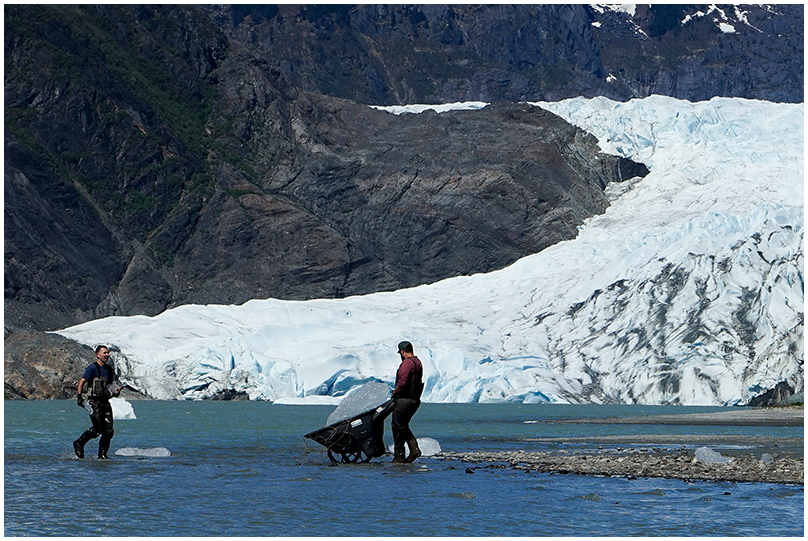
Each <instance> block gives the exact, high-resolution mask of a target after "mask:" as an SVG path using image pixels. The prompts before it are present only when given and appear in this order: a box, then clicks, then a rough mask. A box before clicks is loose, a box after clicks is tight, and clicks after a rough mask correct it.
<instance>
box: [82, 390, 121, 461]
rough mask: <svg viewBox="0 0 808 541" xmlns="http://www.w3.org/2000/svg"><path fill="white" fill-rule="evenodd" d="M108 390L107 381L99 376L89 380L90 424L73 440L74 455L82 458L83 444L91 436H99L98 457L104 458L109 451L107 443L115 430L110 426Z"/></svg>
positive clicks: (110, 407) (110, 412) (110, 415)
mask: <svg viewBox="0 0 808 541" xmlns="http://www.w3.org/2000/svg"><path fill="white" fill-rule="evenodd" d="M109 398H110V394H109V390H108V389H107V382H106V381H105V380H104V379H102V378H100V377H97V378H93V381H92V382H90V397H89V398H88V402H89V403H90V407H91V408H92V410H93V412H92V413H91V414H90V421H91V422H92V426H91V427H90V428H88V429H87V430H86V431H85V432H84V434H82V435H81V436H79V439H77V440H76V441H74V442H73V449H74V451H75V452H76V456H77V457H79V458H84V446H85V445H86V444H87V442H89V441H90V440H91V439H93V438H97V437H98V436H101V439H100V440H99V441H98V458H101V459H106V458H109V457H107V452H108V451H109V444H110V442H111V441H112V436H113V435H114V434H115V430H114V429H113V427H112V406H111V405H110V403H109Z"/></svg>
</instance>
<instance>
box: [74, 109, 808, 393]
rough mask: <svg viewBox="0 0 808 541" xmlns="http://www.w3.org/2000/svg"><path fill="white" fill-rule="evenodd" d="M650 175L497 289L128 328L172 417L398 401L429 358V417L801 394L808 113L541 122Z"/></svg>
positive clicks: (293, 306)
mask: <svg viewBox="0 0 808 541" xmlns="http://www.w3.org/2000/svg"><path fill="white" fill-rule="evenodd" d="M534 105H536V106H540V107H543V108H546V109H548V110H550V111H552V112H554V113H555V114H558V115H560V116H562V117H564V118H565V119H567V120H568V121H569V122H571V123H573V124H576V125H578V126H580V127H581V128H582V129H584V130H586V131H589V132H590V133H593V134H594V135H595V136H596V137H597V138H598V140H599V142H600V145H601V148H602V149H603V150H604V151H605V152H609V153H612V154H616V155H620V156H624V157H627V158H630V159H633V160H635V161H639V162H643V163H645V164H646V165H647V166H648V168H649V170H650V173H649V174H648V175H647V176H646V177H645V178H643V179H632V180H630V181H627V182H624V183H621V184H618V185H614V186H610V187H609V190H610V193H611V194H612V197H613V201H612V205H611V206H610V207H609V208H608V209H607V211H606V212H605V213H604V214H602V215H599V216H595V217H592V218H590V219H589V220H587V221H586V222H585V223H584V225H582V226H581V228H580V232H579V235H578V237H577V238H576V239H574V240H571V241H566V242H562V243H559V244H557V245H554V246H551V247H550V248H548V249H546V250H544V251H542V252H541V253H539V254H535V255H533V256H529V257H526V258H523V259H521V260H519V261H517V262H515V263H514V264H513V265H511V266H510V267H508V268H506V269H502V270H500V271H496V272H492V273H488V274H482V275H475V276H464V277H457V278H452V279H449V280H444V281H441V282H438V283H435V284H431V285H426V286H420V287H415V288H411V289H407V290H400V291H395V292H385V293H377V294H373V295H367V296H362V297H351V298H346V299H339V300H312V301H279V300H274V299H269V300H254V301H249V302H247V303H245V304H243V305H240V306H181V307H178V308H175V309H172V310H168V311H166V312H164V313H162V314H160V315H158V316H155V317H151V318H149V317H144V316H137V317H126V318H121V317H112V318H105V319H103V320H97V321H92V322H88V323H85V324H82V325H78V326H75V327H72V328H69V329H64V330H62V331H59V334H62V335H64V336H67V337H69V338H72V339H75V340H77V341H79V342H82V343H86V344H96V343H103V342H106V343H110V344H113V345H115V346H116V347H117V348H118V349H119V350H120V352H117V351H114V352H113V353H114V360H115V362H116V366H117V369H118V371H119V372H120V375H121V379H122V380H124V381H126V382H127V383H128V384H129V385H131V386H132V387H134V388H136V389H138V390H141V391H142V392H145V393H146V394H148V395H150V396H152V397H155V398H161V399H176V398H186V399H188V398H190V399H195V398H205V397H208V396H212V395H214V394H216V393H218V392H221V391H239V392H244V393H247V394H248V395H249V397H250V398H251V399H257V400H288V399H290V398H292V397H307V396H309V397H312V398H313V399H314V398H315V397H319V396H326V395H327V396H333V397H336V396H342V395H345V394H346V393H349V392H350V391H351V390H352V389H356V388H358V387H360V386H361V385H363V384H365V383H367V382H370V381H378V380H381V381H385V382H391V383H392V381H393V378H394V376H395V371H396V368H397V367H398V362H399V359H398V356H397V354H396V344H397V343H398V342H399V341H400V340H403V339H407V340H410V341H411V342H413V344H414V345H415V348H416V351H415V353H416V355H418V357H419V358H420V359H421V360H422V362H423V364H424V379H425V384H426V385H425V391H424V396H423V399H424V400H425V401H431V402H503V401H517V402H567V403H589V402H594V403H601V402H603V403H606V402H620V403H643V404H705V405H732V404H742V403H745V402H747V401H748V400H749V399H751V398H752V397H754V396H755V395H757V394H759V393H761V392H763V391H765V390H767V389H769V388H772V387H773V386H774V385H775V384H776V383H778V382H780V381H783V380H789V382H790V383H791V384H792V386H794V387H796V388H797V391H798V392H801V391H802V390H803V388H804V383H803V376H802V364H803V358H804V346H803V312H804V309H803V298H804V297H803V291H804V284H803V265H804V263H803V249H802V246H803V220H804V213H803V197H804V189H803V168H804V158H803V125H802V119H803V106H802V105H801V104H799V105H794V104H773V103H767V102H761V101H753V100H743V99H735V98H733V99H724V98H716V99H713V100H710V101H708V102H699V103H690V102H686V101H681V100H676V99H673V98H666V97H660V96H652V97H649V98H645V99H642V100H632V101H630V102H627V103H619V102H613V101H610V100H607V99H604V98H595V99H582V98H578V99H573V100H566V101H564V102H558V103H538V104H534Z"/></svg>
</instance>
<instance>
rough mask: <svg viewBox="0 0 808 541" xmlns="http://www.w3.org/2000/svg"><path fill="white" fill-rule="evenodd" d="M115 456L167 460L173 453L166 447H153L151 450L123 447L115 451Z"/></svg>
mask: <svg viewBox="0 0 808 541" xmlns="http://www.w3.org/2000/svg"><path fill="white" fill-rule="evenodd" d="M115 454H116V455H118V456H147V457H152V458H165V457H169V456H171V451H169V450H168V449H166V448H165V447H152V448H150V449H139V448H137V447H123V448H121V449H118V450H117V451H115Z"/></svg>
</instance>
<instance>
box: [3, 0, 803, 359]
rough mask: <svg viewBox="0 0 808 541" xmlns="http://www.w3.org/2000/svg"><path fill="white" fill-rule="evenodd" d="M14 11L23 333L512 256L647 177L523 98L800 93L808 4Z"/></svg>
mask: <svg viewBox="0 0 808 541" xmlns="http://www.w3.org/2000/svg"><path fill="white" fill-rule="evenodd" d="M4 13H5V33H4V39H5V59H6V63H5V79H4V84H5V109H4V110H5V126H6V129H5V131H4V145H5V147H4V148H5V162H4V166H5V169H4V172H5V175H4V178H5V184H4V201H5V202H4V211H5V212H4V224H5V229H4V230H5V235H4V252H5V267H4V276H5V309H4V314H5V320H4V321H5V329H6V336H8V335H9V334H10V333H12V332H22V331H33V330H40V331H41V330H52V329H57V328H61V327H65V326H68V325H71V324H75V323H79V322H82V321H86V320H90V319H94V318H99V317H104V316H109V315H134V314H147V315H152V314H156V313H159V312H161V311H163V310H165V309H166V308H170V307H173V306H178V305H181V304H187V303H242V302H244V301H246V300H248V299H252V298H267V297H276V298H283V299H307V298H313V297H344V296H348V295H355V294H363V293H368V292H372V291H380V290H391V289H398V288H402V287H408V286H413V285H418V284H422V283H428V282H433V281H436V280H440V279H442V278H446V277H451V276H457V275H464V274H472V273H478V272H486V271H490V270H493V269H497V268H501V267H503V266H506V265H508V264H509V263H512V262H513V261H515V260H516V259H518V258H520V257H523V256H525V255H528V254H531V253H535V252H538V251H540V250H542V249H543V248H545V247H547V246H549V245H552V244H554V243H556V242H558V241H559V240H563V239H569V238H572V237H574V236H575V235H576V233H577V227H578V225H580V224H581V222H582V221H583V220H584V219H585V218H587V217H589V216H591V215H593V214H596V213H599V212H602V211H603V210H604V209H605V208H606V206H607V205H608V199H607V198H606V196H605V195H604V193H603V190H604V188H605V186H606V184H607V183H609V182H614V181H621V180H624V179H627V178H630V177H632V176H635V175H643V174H644V173H645V172H647V170H646V169H645V168H644V166H642V165H641V164H634V163H631V162H628V161H627V160H622V159H617V158H615V157H611V156H606V155H604V154H601V153H600V152H599V149H598V147H597V144H596V142H595V140H594V139H593V138H592V137H589V136H587V135H585V134H584V132H582V131H580V130H578V129H576V128H573V127H572V126H570V125H569V124H567V123H566V122H564V121H563V120H561V119H560V118H558V117H556V116H554V115H552V114H550V113H546V112H542V111H541V110H538V109H536V108H530V107H527V106H524V105H520V104H519V103H518V102H519V101H522V100H541V99H546V100H554V99H560V98H566V97H571V96H577V95H586V96H592V95H605V96H609V97H612V98H615V99H621V100H622V99H629V98H632V97H641V96H646V95H649V94H652V93H660V94H667V95H671V96H675V97H680V98H687V99H691V100H700V99H706V98H709V97H711V96H714V95H725V96H743V97H749V98H758V99H766V100H771V101H792V102H793V101H802V96H803V22H802V21H803V13H804V9H803V7H802V6H790V5H778V6H742V7H741V6H737V7H734V6H733V7H726V8H723V7H722V8H718V7H716V6H706V5H705V6H691V5H688V6H684V5H681V6H667V7H666V6H650V7H648V6H646V7H640V6H638V7H637V8H636V10H635V11H634V12H633V14H629V13H625V12H621V11H614V10H612V9H607V8H601V7H598V6H584V5H514V6H505V5H482V6H464V5H451V6H439V5H423V6H402V5H397V6H381V5H352V6H345V5H302V6H291V5H279V6H272V5H269V6H266V5H265V6H258V5H247V6H220V5H217V6H191V5H175V6H157V5H146V6H137V5H134V6H132V5H128V6H123V5H92V6H91V5H7V6H5V7H4ZM458 100H463V101H465V100H480V101H485V102H490V103H492V105H490V106H488V107H486V108H485V109H484V110H482V111H475V112H473V113H472V112H462V111H456V112H450V113H442V114H436V113H434V112H432V113H424V114H421V115H400V116H396V115H393V114H390V113H388V112H384V111H380V110H376V109H373V108H370V107H367V105H369V104H372V105H391V104H405V103H414V102H423V103H442V102H452V101H458ZM6 362H7V363H8V362H9V361H8V357H7V359H6ZM7 368H8V364H7Z"/></svg>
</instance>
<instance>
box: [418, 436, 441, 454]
mask: <svg viewBox="0 0 808 541" xmlns="http://www.w3.org/2000/svg"><path fill="white" fill-rule="evenodd" d="M416 439H417V440H418V448H419V449H420V450H421V456H433V455H437V454H438V453H440V443H438V440H436V439H432V438H416Z"/></svg>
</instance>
